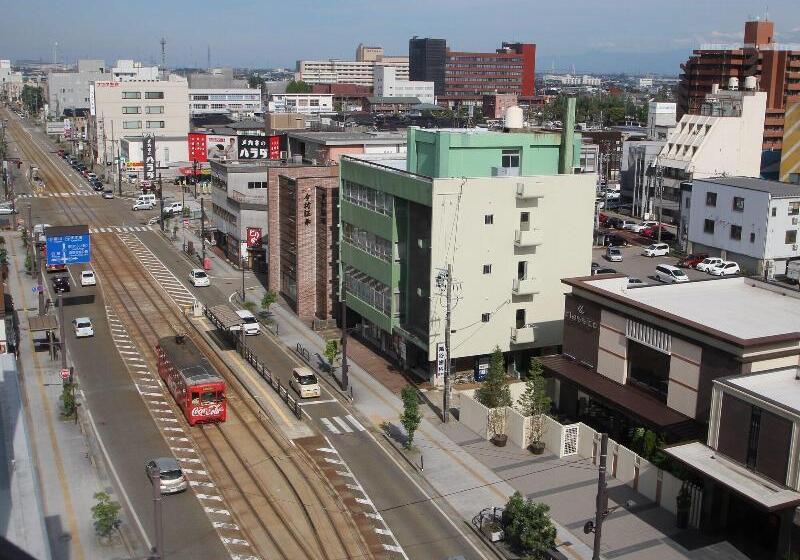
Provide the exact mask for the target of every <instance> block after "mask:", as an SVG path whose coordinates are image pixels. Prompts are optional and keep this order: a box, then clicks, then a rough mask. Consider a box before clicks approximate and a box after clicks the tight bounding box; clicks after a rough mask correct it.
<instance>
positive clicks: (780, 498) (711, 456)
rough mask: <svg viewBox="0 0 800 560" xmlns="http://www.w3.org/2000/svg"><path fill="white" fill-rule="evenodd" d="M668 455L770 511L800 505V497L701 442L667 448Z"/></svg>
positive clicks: (796, 493)
mask: <svg viewBox="0 0 800 560" xmlns="http://www.w3.org/2000/svg"><path fill="white" fill-rule="evenodd" d="M664 452H665V453H666V454H667V455H670V456H672V457H675V458H676V459H678V460H679V461H681V462H683V463H685V464H687V465H688V466H690V467H692V468H694V469H696V470H698V471H700V472H702V473H703V474H705V475H706V476H708V477H710V478H713V479H714V480H716V481H717V482H719V483H720V484H722V485H724V486H727V487H728V488H730V489H731V490H733V491H735V492H737V493H739V494H741V495H742V496H744V497H746V498H747V499H749V500H751V501H753V502H755V503H757V504H758V505H760V506H761V507H763V508H764V509H767V510H769V511H774V510H779V509H784V508H787V507H791V506H795V505H797V504H798V503H800V493H798V492H795V491H794V490H788V489H786V488H783V487H781V486H778V485H777V484H773V483H772V482H770V481H769V480H767V479H766V478H764V477H761V476H759V475H757V474H756V473H754V472H752V471H748V470H747V469H746V468H744V467H742V466H740V465H737V464H736V463H734V462H733V461H730V460H728V459H725V458H724V457H722V456H721V455H720V454H718V453H717V452H716V451H714V450H713V449H711V448H710V447H708V446H706V445H703V444H702V443H700V442H697V441H696V442H693V443H687V444H685V445H676V446H674V447H667V448H665V449H664Z"/></svg>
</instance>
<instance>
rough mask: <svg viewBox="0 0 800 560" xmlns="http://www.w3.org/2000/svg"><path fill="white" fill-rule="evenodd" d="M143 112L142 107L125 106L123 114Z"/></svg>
mask: <svg viewBox="0 0 800 560" xmlns="http://www.w3.org/2000/svg"><path fill="white" fill-rule="evenodd" d="M141 112H142V108H141V107H123V108H122V114H123V115H138V114H139V113H141Z"/></svg>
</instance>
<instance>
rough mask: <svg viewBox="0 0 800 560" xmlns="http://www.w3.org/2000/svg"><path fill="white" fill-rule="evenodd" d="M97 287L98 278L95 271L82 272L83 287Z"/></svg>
mask: <svg viewBox="0 0 800 560" xmlns="http://www.w3.org/2000/svg"><path fill="white" fill-rule="evenodd" d="M95 285H97V278H96V277H95V275H94V271H93V270H82V271H81V286H95Z"/></svg>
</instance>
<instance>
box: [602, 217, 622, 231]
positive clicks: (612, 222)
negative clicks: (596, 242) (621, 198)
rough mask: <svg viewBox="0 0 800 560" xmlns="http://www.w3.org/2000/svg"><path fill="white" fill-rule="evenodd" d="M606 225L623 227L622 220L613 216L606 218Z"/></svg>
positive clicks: (617, 227)
mask: <svg viewBox="0 0 800 560" xmlns="http://www.w3.org/2000/svg"><path fill="white" fill-rule="evenodd" d="M606 227H610V228H614V229H622V220H620V219H619V218H615V217H613V216H611V217H609V218H608V219H607V220H606Z"/></svg>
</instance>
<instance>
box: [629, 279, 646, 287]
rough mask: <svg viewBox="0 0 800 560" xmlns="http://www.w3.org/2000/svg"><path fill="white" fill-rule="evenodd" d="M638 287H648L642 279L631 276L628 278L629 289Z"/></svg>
mask: <svg viewBox="0 0 800 560" xmlns="http://www.w3.org/2000/svg"><path fill="white" fill-rule="evenodd" d="M637 286H647V284H646V283H645V282H643V281H642V280H641V279H640V278H636V277H635V276H631V277H630V278H628V287H629V288H636V287H637Z"/></svg>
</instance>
